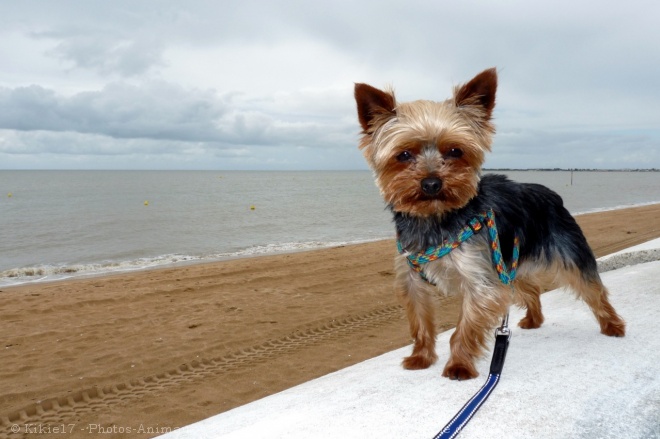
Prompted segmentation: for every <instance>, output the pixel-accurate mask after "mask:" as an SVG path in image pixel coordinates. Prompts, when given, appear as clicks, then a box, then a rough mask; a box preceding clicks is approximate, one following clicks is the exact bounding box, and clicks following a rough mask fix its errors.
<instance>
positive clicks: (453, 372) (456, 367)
mask: <svg viewBox="0 0 660 439" xmlns="http://www.w3.org/2000/svg"><path fill="white" fill-rule="evenodd" d="M442 376H443V377H447V378H449V379H450V380H459V381H464V380H470V379H472V378H476V377H477V376H479V373H478V372H477V371H476V369H475V368H474V366H472V365H471V364H468V365H466V364H449V363H447V365H446V366H445V370H443V371H442Z"/></svg>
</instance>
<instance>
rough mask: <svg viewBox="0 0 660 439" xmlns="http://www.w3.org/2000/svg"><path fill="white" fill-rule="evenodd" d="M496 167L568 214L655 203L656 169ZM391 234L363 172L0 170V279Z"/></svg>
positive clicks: (8, 281) (659, 179)
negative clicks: (555, 200)
mask: <svg viewBox="0 0 660 439" xmlns="http://www.w3.org/2000/svg"><path fill="white" fill-rule="evenodd" d="M501 173H505V174H507V175H509V176H510V177H511V178H512V179H515V180H518V181H525V182H535V183H541V184H544V185H546V186H549V187H550V188H552V189H554V190H555V191H557V192H558V193H559V194H560V195H561V196H562V197H563V198H564V202H565V204H566V206H567V208H568V209H569V210H570V211H571V212H573V213H582V212H588V211H595V210H604V209H611V208H617V207H623V206H630V205H639V204H647V203H653V202H660V173H658V172H574V173H573V175H572V177H571V173H570V172H562V171H557V172H548V171H515V172H501ZM571 178H572V184H571ZM391 237H393V227H392V223H391V219H390V214H389V212H388V211H387V210H386V209H385V205H384V203H383V202H382V200H381V198H380V195H379V193H378V190H377V189H376V187H375V186H374V183H373V179H372V176H371V173H370V172H368V171H346V172H341V171H338V172H330V171H324V172H238V171H236V172H222V171H0V286H2V285H13V284H19V283H25V282H34V281H47V280H55V279H62V278H68V277H73V276H81V275H93V274H100V273H108V272H116V271H127V270H139V269H144V268H149V267H156V266H164V265H169V264H177V263H186V262H195V261H199V262H202V261H213V260H221V259H227V258H233V257H244V256H253V255H259V254H268V253H277V252H287V251H296V250H305V249H313V248H320V247H328V246H333V245H340V244H346V243H357V242H366V241H373V240H378V239H384V238H391Z"/></svg>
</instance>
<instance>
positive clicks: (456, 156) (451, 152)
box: [445, 148, 463, 159]
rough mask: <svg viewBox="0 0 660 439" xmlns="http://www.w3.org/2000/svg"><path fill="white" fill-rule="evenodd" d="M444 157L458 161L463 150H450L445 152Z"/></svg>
mask: <svg viewBox="0 0 660 439" xmlns="http://www.w3.org/2000/svg"><path fill="white" fill-rule="evenodd" d="M445 156H446V157H448V158H452V159H459V158H461V157H463V150H461V148H452V149H450V150H449V151H447V153H446V154H445Z"/></svg>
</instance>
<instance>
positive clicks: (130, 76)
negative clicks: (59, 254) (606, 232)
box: [0, 0, 660, 170]
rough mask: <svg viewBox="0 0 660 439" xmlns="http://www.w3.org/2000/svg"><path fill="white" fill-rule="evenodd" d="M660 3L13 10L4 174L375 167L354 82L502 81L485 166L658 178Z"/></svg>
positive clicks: (2, 30)
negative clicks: (645, 173) (362, 132)
mask: <svg viewBox="0 0 660 439" xmlns="http://www.w3.org/2000/svg"><path fill="white" fill-rule="evenodd" d="M659 17H660V2H657V1H655V0H654V1H637V0H631V1H627V2H622V1H620V0H617V1H610V0H585V1H575V0H570V1H564V0H559V1H558V0H553V1H543V2H541V1H538V2H532V1H529V0H520V1H513V0H512V1H507V0H504V1H498V2H490V1H469V0H468V1H460V2H459V1H451V2H450V1H444V0H441V1H431V0H428V1H417V0H408V1H393V0H379V1H360V0H351V1H336V0H335V1H326V2H319V1H313V0H301V1H294V0H283V1H278V0H255V1H250V0H241V1H233V0H221V1H210V0H209V1H198V0H188V1H185V2H181V1H173V0H161V1H138V0H130V1H127V0H113V1H107V0H85V1H83V0H80V1H64V0H60V1H50V0H44V1H30V0H22V1H20V2H14V1H1V2H0V169H259V170H261V169H282V170H297V169H366V165H365V164H364V160H363V159H362V156H361V154H360V153H359V152H358V150H357V147H356V145H357V141H358V133H359V126H358V123H357V119H356V116H355V104H354V101H353V97H352V91H353V84H354V83H355V82H367V83H369V84H371V85H374V86H376V87H385V86H387V85H393V86H394V88H395V90H396V93H397V99H398V100H399V101H406V100H414V99H434V100H443V99H445V98H447V97H448V95H449V93H450V90H451V87H452V86H453V85H455V84H457V83H462V82H465V81H467V80H469V79H470V78H471V77H472V76H474V75H475V74H477V73H479V72H480V71H481V70H483V69H485V68H488V67H491V66H496V67H497V68H498V70H499V74H500V78H499V84H500V85H499V90H498V104H497V108H496V109H495V118H496V123H497V127H498V134H497V136H496V140H495V143H494V145H493V153H492V154H491V155H490V157H489V158H488V160H487V162H486V166H488V167H512V168H527V167H563V168H570V167H585V168H660V26H659V25H658V19H659Z"/></svg>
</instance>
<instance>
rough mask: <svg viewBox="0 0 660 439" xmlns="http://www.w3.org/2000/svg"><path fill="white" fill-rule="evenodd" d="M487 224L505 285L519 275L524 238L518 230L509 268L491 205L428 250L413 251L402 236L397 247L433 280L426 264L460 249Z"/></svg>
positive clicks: (418, 269)
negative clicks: (428, 273) (521, 237)
mask: <svg viewBox="0 0 660 439" xmlns="http://www.w3.org/2000/svg"><path fill="white" fill-rule="evenodd" d="M483 225H485V226H486V229H487V230H488V237H489V241H490V246H491V258H492V260H493V265H494V266H495V269H496V270H497V274H498V276H499V278H500V281H501V282H502V283H503V284H504V285H509V284H511V283H512V282H513V280H514V279H515V277H516V271H517V269H518V259H519V257H520V238H519V237H518V234H516V235H515V237H514V239H513V255H512V258H511V268H510V269H509V268H507V266H506V263H505V262H504V257H503V256H502V249H501V247H500V238H499V233H498V231H497V223H496V222H495V212H494V211H493V209H490V210H488V211H487V212H483V213H481V214H479V215H477V216H475V217H474V218H472V219H471V220H470V222H469V223H468V224H467V225H466V226H465V227H463V228H462V229H461V230H460V231H459V232H458V234H457V235H456V237H451V236H450V237H449V238H447V239H445V240H444V241H443V242H442V244H440V245H438V246H431V247H429V248H427V249H426V250H425V251H424V252H421V253H410V252H408V251H407V250H406V249H404V248H403V245H402V244H401V241H400V240H398V239H397V241H396V245H397V249H398V250H399V253H401V254H405V255H406V259H407V262H408V265H409V266H410V268H411V269H413V270H414V271H416V272H417V273H419V275H420V277H421V278H422V279H424V280H425V281H426V282H428V283H430V284H432V283H433V282H431V281H430V280H429V279H428V278H427V277H426V274H425V273H424V265H425V264H428V263H429V262H432V261H436V260H438V259H440V258H442V257H443V256H446V255H448V254H449V253H450V252H451V251H452V250H454V249H456V248H457V247H458V246H460V245H461V244H462V243H463V242H465V241H467V240H468V239H470V238H471V237H472V236H474V235H475V234H477V233H479V232H480V231H481V229H482V228H483Z"/></svg>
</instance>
